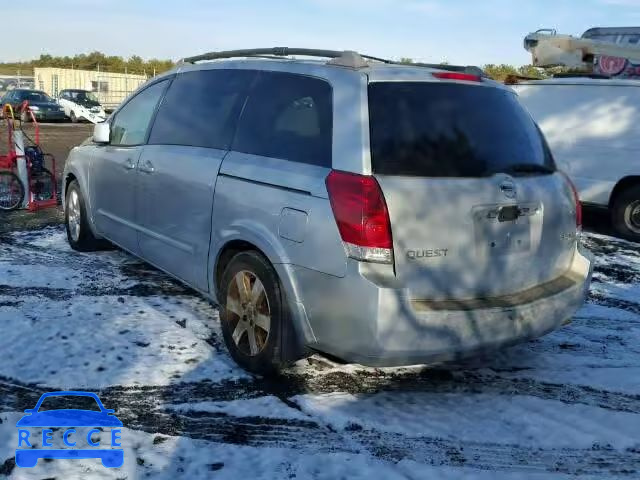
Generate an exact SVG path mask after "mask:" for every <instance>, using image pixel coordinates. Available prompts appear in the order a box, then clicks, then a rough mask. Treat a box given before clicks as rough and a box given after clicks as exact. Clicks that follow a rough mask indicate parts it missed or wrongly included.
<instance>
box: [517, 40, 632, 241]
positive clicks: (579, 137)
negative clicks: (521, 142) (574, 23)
mask: <svg viewBox="0 0 640 480" xmlns="http://www.w3.org/2000/svg"><path fill="white" fill-rule="evenodd" d="M607 30H609V32H607ZM612 30H615V29H592V30H589V31H588V32H587V34H591V35H593V33H594V31H595V32H603V31H604V32H603V34H602V35H601V36H600V37H601V38H602V37H603V36H604V34H605V33H609V34H610V35H609V36H608V37H606V40H613V41H604V40H593V39H592V38H597V36H593V37H591V38H589V36H588V35H587V34H585V35H583V38H576V37H570V36H568V35H557V34H555V32H554V31H539V32H536V33H534V34H530V35H528V36H527V38H526V39H525V48H527V50H529V51H530V52H531V53H532V57H533V64H534V65H535V66H552V65H566V66H570V67H574V68H576V67H582V68H585V67H591V68H590V69H592V71H593V72H595V73H596V75H591V74H588V73H585V74H584V75H582V76H580V75H572V76H565V77H559V78H552V79H546V80H524V81H518V82H517V83H516V84H515V85H513V87H514V88H515V90H516V91H517V92H518V94H519V95H520V100H521V102H522V103H523V104H524V105H525V106H526V107H527V109H528V110H529V111H530V112H531V114H532V115H533V117H534V119H535V120H536V122H537V123H538V125H539V126H540V128H541V129H542V131H543V132H544V134H545V136H546V138H547V140H548V142H549V145H550V147H551V150H552V151H553V154H554V157H555V159H556V162H557V164H558V166H559V168H561V169H563V170H564V171H565V172H566V173H567V174H568V175H569V176H570V178H571V180H572V181H573V182H574V184H575V185H576V187H577V189H578V193H579V195H580V200H581V201H582V203H584V204H586V205H592V206H598V207H604V208H608V209H609V211H610V214H611V220H612V224H613V226H614V228H615V229H616V231H617V233H618V234H619V235H620V236H621V237H624V238H627V239H629V240H632V241H638V242H640V70H638V72H639V76H638V77H637V78H638V79H637V80H634V79H633V78H634V77H635V72H636V67H635V62H640V44H637V43H636V38H637V39H640V28H638V29H631V28H627V29H624V30H625V34H624V35H623V34H612V33H611V31H612ZM633 35H635V37H634V36H633ZM629 40H634V41H629ZM614 42H615V43H614ZM619 55H624V56H619ZM594 65H595V67H596V68H593V67H594ZM603 69H604V70H605V71H603ZM607 69H608V70H607ZM603 74H609V75H612V77H611V78H606V77H605V76H604V75H603Z"/></svg>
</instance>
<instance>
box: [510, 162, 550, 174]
mask: <svg viewBox="0 0 640 480" xmlns="http://www.w3.org/2000/svg"><path fill="white" fill-rule="evenodd" d="M504 173H544V174H552V173H556V169H555V168H551V167H548V166H547V165H541V164H539V163H516V164H514V165H509V166H508V167H507V168H506V169H505V172H504Z"/></svg>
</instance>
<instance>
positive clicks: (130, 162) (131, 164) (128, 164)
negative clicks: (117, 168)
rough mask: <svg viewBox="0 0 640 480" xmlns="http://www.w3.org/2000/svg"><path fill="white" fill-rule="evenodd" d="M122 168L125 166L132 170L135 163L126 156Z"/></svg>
mask: <svg viewBox="0 0 640 480" xmlns="http://www.w3.org/2000/svg"><path fill="white" fill-rule="evenodd" d="M124 168H126V169H127V170H133V169H134V168H136V164H135V163H133V160H131V159H130V158H127V159H126V160H125V162H124Z"/></svg>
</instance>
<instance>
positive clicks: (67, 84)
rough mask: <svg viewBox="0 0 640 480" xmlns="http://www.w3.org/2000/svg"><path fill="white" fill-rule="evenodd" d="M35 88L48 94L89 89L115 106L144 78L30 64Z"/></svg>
mask: <svg viewBox="0 0 640 480" xmlns="http://www.w3.org/2000/svg"><path fill="white" fill-rule="evenodd" d="M33 77H34V81H35V88H36V89H38V90H44V91H45V92H47V93H48V94H49V95H51V96H52V97H57V96H58V92H60V91H61V90H66V89H70V88H78V89H82V90H89V91H91V92H93V93H94V94H95V95H96V96H97V97H98V100H99V101H100V103H102V105H104V107H105V108H106V109H114V108H116V107H117V106H118V105H119V104H120V102H122V101H123V100H124V99H125V98H126V97H127V96H128V95H129V94H130V93H131V92H133V91H134V90H136V89H137V88H138V87H139V86H140V85H142V84H143V83H144V82H146V81H147V78H148V77H147V76H146V75H135V74H131V73H111V72H102V71H100V70H75V69H69V68H50V67H47V68H34V72H33Z"/></svg>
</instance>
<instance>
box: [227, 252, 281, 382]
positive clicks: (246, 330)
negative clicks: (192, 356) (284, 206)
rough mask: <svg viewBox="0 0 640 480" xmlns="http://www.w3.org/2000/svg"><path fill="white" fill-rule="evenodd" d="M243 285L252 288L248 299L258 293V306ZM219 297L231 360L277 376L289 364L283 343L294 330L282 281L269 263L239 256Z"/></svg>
mask: <svg viewBox="0 0 640 480" xmlns="http://www.w3.org/2000/svg"><path fill="white" fill-rule="evenodd" d="M240 279H244V280H240ZM257 281H259V282H260V284H261V285H262V287H263V288H262V291H260V289H259V286H258V285H256V282H257ZM241 284H243V285H246V286H247V287H248V289H247V290H245V292H249V294H248V296H251V294H252V293H253V291H255V292H257V293H258V295H257V296H256V299H255V301H254V302H251V301H248V302H247V300H249V298H248V296H247V294H246V293H244V292H242V291H241V288H240V285H241ZM219 293H220V295H219V298H220V320H221V324H222V334H223V337H224V341H225V344H226V345H227V349H228V350H229V353H230V354H231V357H233V359H234V360H235V361H236V362H237V363H238V364H239V365H240V366H242V367H244V368H245V369H247V370H249V371H250V372H253V373H258V374H261V375H273V374H277V373H278V372H279V371H280V370H281V369H282V368H283V367H285V366H286V365H287V363H288V362H286V361H285V360H284V358H283V355H282V339H283V338H287V334H288V333H289V332H290V331H289V329H290V328H291V327H290V317H289V313H288V310H287V308H286V302H285V300H284V293H283V292H282V288H281V286H280V280H279V278H278V275H277V273H276V272H275V270H274V269H273V267H272V266H271V264H270V263H269V261H268V260H267V259H266V258H265V257H264V256H262V255H261V254H259V253H258V252H255V251H247V252H241V253H238V254H237V255H235V256H234V257H233V258H232V259H231V261H230V262H229V264H228V265H227V267H226V269H225V271H224V273H223V275H222V279H221V282H220V288H219ZM243 301H244V303H246V304H247V306H246V307H243V305H242V303H243ZM265 317H268V319H269V322H268V329H265V328H264V327H265V326H267V325H266V321H265ZM238 332H240V333H238ZM251 337H253V339H254V341H253V342H252V341H251ZM234 338H235V340H234Z"/></svg>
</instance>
